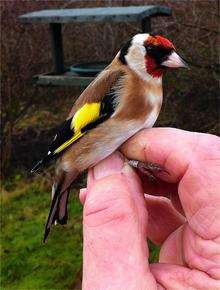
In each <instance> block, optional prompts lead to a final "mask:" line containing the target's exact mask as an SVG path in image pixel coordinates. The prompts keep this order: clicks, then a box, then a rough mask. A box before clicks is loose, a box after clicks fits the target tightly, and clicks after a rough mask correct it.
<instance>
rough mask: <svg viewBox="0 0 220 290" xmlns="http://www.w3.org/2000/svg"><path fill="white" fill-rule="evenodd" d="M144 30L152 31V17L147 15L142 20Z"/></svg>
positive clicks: (145, 31) (146, 31)
mask: <svg viewBox="0 0 220 290" xmlns="http://www.w3.org/2000/svg"><path fill="white" fill-rule="evenodd" d="M141 28H142V32H144V33H150V32H151V18H150V17H147V18H144V19H143V20H142V21H141Z"/></svg>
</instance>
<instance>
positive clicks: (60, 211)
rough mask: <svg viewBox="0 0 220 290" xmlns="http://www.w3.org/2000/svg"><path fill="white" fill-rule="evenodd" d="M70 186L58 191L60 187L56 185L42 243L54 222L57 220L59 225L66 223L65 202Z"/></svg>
mask: <svg viewBox="0 0 220 290" xmlns="http://www.w3.org/2000/svg"><path fill="white" fill-rule="evenodd" d="M69 192H70V187H69V188H67V189H66V190H65V191H64V192H62V193H60V187H57V189H56V191H55V193H54V196H53V199H52V203H51V208H50V213H49V216H48V219H47V223H46V227H45V233H44V239H43V241H44V243H45V242H46V239H47V237H48V235H49V233H50V230H51V228H52V226H53V225H54V224H55V222H58V223H59V224H61V225H64V224H66V223H67V219H68V211H67V204H68V197H69Z"/></svg>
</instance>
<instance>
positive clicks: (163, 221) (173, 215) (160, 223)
mask: <svg viewBox="0 0 220 290" xmlns="http://www.w3.org/2000/svg"><path fill="white" fill-rule="evenodd" d="M145 200H146V206H147V211H148V227H147V231H148V232H147V237H148V238H149V239H150V240H151V241H152V242H153V243H154V244H158V245H160V244H161V243H162V242H164V241H165V240H166V239H167V237H168V236H169V235H170V234H171V233H172V232H174V231H175V230H176V229H177V228H179V227H180V226H181V225H182V224H184V223H185V222H186V220H185V218H184V217H183V216H182V215H181V214H180V213H179V212H177V211H176V210H175V208H174V207H173V205H172V203H171V201H170V200H169V199H168V198H166V197H162V196H152V195H148V194H145Z"/></svg>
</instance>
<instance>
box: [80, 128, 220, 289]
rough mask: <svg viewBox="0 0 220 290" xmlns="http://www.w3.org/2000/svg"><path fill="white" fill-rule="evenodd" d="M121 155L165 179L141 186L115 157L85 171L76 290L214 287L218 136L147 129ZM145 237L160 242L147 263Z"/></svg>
mask: <svg viewBox="0 0 220 290" xmlns="http://www.w3.org/2000/svg"><path fill="white" fill-rule="evenodd" d="M121 151H122V153H123V154H124V155H125V156H126V157H127V158H129V159H135V160H140V161H144V162H146V161H147V162H153V163H158V164H160V165H162V166H164V167H165V169H166V170H167V171H168V172H169V174H167V173H166V172H163V173H158V177H159V178H160V179H161V180H163V181H160V182H158V183H157V184H152V183H149V181H148V180H147V179H146V178H143V176H142V182H141V180H140V178H139V176H138V175H137V174H136V173H135V171H134V170H133V169H132V168H130V167H129V165H128V164H127V163H126V162H125V161H124V158H123V157H122V156H121V155H120V154H119V153H115V154H113V155H111V156H110V157H108V158H107V159H106V160H104V161H102V162H100V163H99V164H98V165H96V166H95V167H94V168H93V169H90V171H89V175H88V183H87V189H83V190H82V191H81V194H80V199H81V201H82V203H83V204H84V215H83V233H84V251H83V289H84V290H90V289H92V290H99V289H105V290H107V289H109V290H110V289H114V290H117V289H120V290H123V289H126V290H131V289H132V290H137V289H138V290H142V289H143V290H146V289H147V290H151V289H178V290H181V289H184V290H185V289H212V290H214V289H220V179H219V176H220V142H219V139H218V137H216V136H213V135H208V134H199V133H192V132H186V131H182V130H177V129H169V128H153V129H150V130H145V131H141V132H140V133H139V134H137V135H136V136H134V137H133V138H131V139H130V140H129V141H127V142H126V143H125V144H124V145H123V147H122V148H121ZM144 193H147V194H145V195H144ZM146 237H148V238H149V239H150V240H152V241H153V242H155V243H157V244H161V251H160V257H159V263H155V264H151V265H149V264H148V255H149V251H148V248H147V243H146Z"/></svg>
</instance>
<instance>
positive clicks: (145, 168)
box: [128, 160, 168, 182]
mask: <svg viewBox="0 0 220 290" xmlns="http://www.w3.org/2000/svg"><path fill="white" fill-rule="evenodd" d="M128 164H129V165H131V166H132V167H134V168H137V169H138V170H140V171H141V172H142V173H143V174H144V175H146V176H147V177H148V178H149V180H150V181H153V182H154V181H156V180H157V177H155V175H154V173H160V172H166V173H168V172H167V170H166V169H164V168H163V166H161V165H159V164H156V163H152V162H141V161H137V160H129V161H128Z"/></svg>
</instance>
